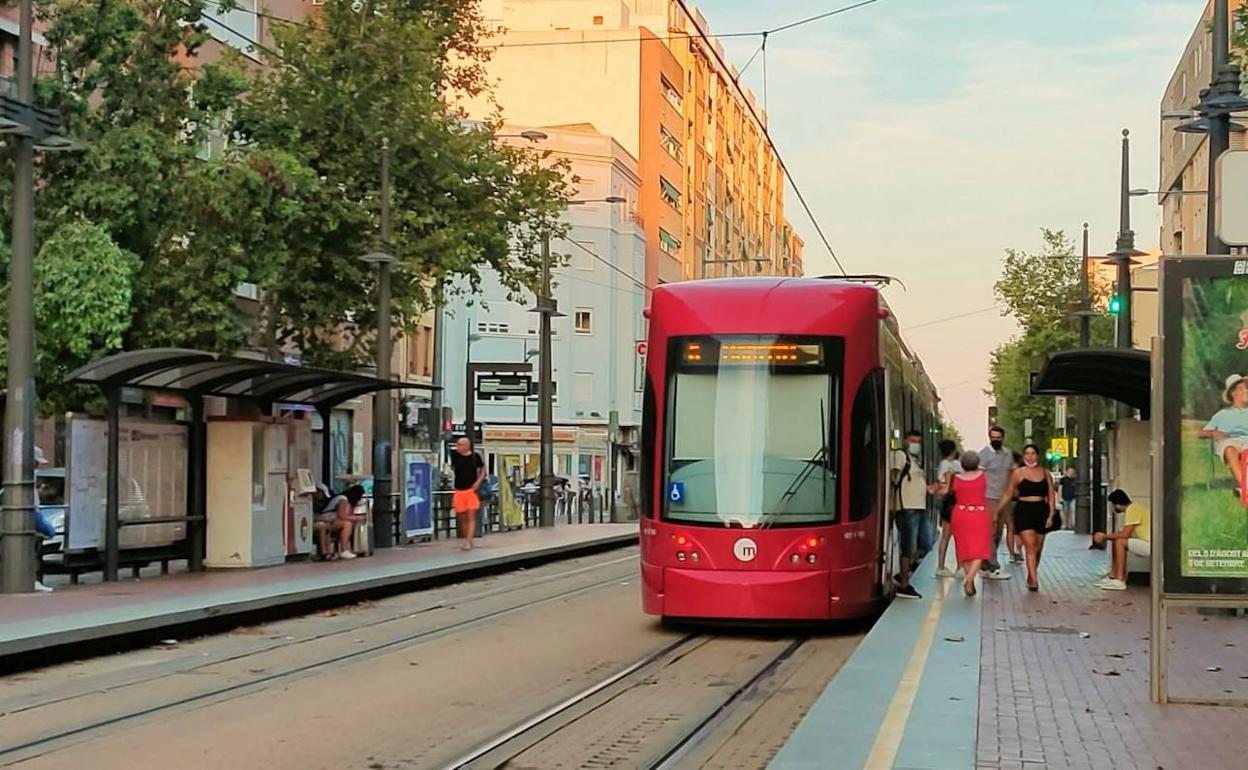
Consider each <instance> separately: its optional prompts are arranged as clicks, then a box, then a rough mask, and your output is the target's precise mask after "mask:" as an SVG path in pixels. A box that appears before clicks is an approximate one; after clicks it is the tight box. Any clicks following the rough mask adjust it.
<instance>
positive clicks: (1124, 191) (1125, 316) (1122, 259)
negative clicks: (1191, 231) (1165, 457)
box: [1107, 128, 1144, 419]
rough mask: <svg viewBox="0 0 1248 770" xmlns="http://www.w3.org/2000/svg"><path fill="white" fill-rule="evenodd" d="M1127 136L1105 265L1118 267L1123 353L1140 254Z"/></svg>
mask: <svg viewBox="0 0 1248 770" xmlns="http://www.w3.org/2000/svg"><path fill="white" fill-rule="evenodd" d="M1130 161H1131V132H1130V131H1128V130H1127V129H1125V128H1124V129H1123V130H1122V171H1121V174H1122V179H1121V181H1122V184H1121V187H1120V189H1119V194H1118V242H1117V246H1116V248H1115V249H1114V250H1113V251H1111V252H1110V253H1109V254H1108V255H1107V256H1108V261H1109V262H1111V263H1113V264H1115V265H1117V267H1118V287H1117V295H1118V301H1119V302H1120V303H1121V305H1120V310H1119V313H1118V323H1117V333H1116V347H1118V348H1122V349H1124V350H1129V349H1130V348H1131V317H1132V315H1131V313H1132V305H1133V304H1134V303H1132V301H1131V266H1132V265H1133V264H1136V259H1135V258H1136V257H1138V256H1142V255H1143V254H1144V252H1142V251H1137V250H1136V248H1135V233H1134V232H1133V231H1132V230H1131V166H1130ZM1117 414H1118V418H1119V419H1127V418H1128V417H1130V416H1131V408H1130V407H1129V406H1127V405H1126V404H1124V403H1122V402H1118V406H1117Z"/></svg>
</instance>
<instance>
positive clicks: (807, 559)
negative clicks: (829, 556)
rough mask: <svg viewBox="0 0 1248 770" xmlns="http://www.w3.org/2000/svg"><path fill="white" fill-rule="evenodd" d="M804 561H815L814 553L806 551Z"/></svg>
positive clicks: (811, 562) (810, 562)
mask: <svg viewBox="0 0 1248 770" xmlns="http://www.w3.org/2000/svg"><path fill="white" fill-rule="evenodd" d="M806 563H807V564H814V563H815V555H814V554H813V553H808V554H806Z"/></svg>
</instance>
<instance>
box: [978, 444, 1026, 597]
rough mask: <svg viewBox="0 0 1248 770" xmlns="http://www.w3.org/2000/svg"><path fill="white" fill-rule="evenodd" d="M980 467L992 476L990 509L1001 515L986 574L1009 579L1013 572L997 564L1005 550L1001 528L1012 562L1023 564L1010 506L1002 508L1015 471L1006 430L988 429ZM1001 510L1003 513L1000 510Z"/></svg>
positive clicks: (993, 537) (995, 578)
mask: <svg viewBox="0 0 1248 770" xmlns="http://www.w3.org/2000/svg"><path fill="white" fill-rule="evenodd" d="M979 467H980V468H981V469H983V471H984V475H985V476H987V477H988V488H987V494H986V495H985V496H986V497H987V498H988V510H990V511H998V513H999V515H998V516H997V518H996V520H995V521H994V522H993V524H992V560H991V561H989V562H986V563H985V564H984V575H985V576H986V577H988V578H990V579H992V580H1009V579H1010V573H1008V572H1006V571H1005V570H1003V569H1001V565H1000V563H999V562H997V553H998V551H1000V549H1001V529H1002V528H1005V530H1006V533H1007V535H1006V541H1005V544H1006V548H1008V549H1009V552H1010V562H1012V563H1015V562H1018V561H1019V558H1018V554H1017V553H1016V552H1015V550H1014V521H1013V518H1012V517H1011V511H1010V506H1008V505H1007V506H1005V507H1004V508H1000V504H1001V496H1002V495H1003V494H1005V488H1006V487H1007V486H1009V483H1010V474H1011V473H1013V472H1014V452H1013V451H1012V450H1011V449H1009V448H1008V447H1006V445H1005V429H1004V428H1002V427H1000V426H998V425H994V426H992V428H990V429H989V430H988V446H986V447H984V448H983V449H981V450H979ZM998 509H1000V510H998Z"/></svg>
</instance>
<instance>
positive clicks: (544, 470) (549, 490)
mask: <svg viewBox="0 0 1248 770" xmlns="http://www.w3.org/2000/svg"><path fill="white" fill-rule="evenodd" d="M626 200H627V199H626V198H622V197H620V196H618V195H609V196H607V197H606V198H599V199H596V200H576V201H568V202H567V203H566V204H565V205H567V206H583V205H585V204H588V203H624V202H625V201H626ZM550 267H551V266H550V232H549V231H546V232H544V233H542V283H541V294H540V296H538V298H537V307H536V311H537V312H538V313H540V314H541V324H540V329H539V330H538V334H539V336H540V339H539V340H538V347H539V353H538V356H539V357H540V358H541V367H540V369H539V373H538V378H539V379H538V404H537V421H538V423H539V424H540V426H541V451H540V457H541V467H540V470H539V474H540V478H539V479H538V484H539V492H538V505H539V509H538V511H539V514H538V524H539V525H540V526H543V527H553V526H554V525H555V403H554V392H553V389H552V384H553V382H554V362H553V361H552V354H551V335H552V331H551V319H552V318H555V317H558V316H560V315H561V314H560V313H559V306H558V303H557V302H556V301H555V298H554V297H552V296H551V290H550Z"/></svg>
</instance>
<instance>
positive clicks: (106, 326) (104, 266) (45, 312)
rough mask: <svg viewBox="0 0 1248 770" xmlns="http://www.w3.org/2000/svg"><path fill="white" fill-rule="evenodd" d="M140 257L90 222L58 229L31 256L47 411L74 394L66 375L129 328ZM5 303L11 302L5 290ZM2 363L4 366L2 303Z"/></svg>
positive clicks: (116, 343)
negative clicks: (33, 255) (122, 246)
mask: <svg viewBox="0 0 1248 770" xmlns="http://www.w3.org/2000/svg"><path fill="white" fill-rule="evenodd" d="M138 268H139V260H138V257H136V256H135V255H134V254H131V253H130V252H128V251H125V250H124V249H122V248H120V247H119V246H118V245H117V244H116V243H114V242H113V239H112V238H111V237H110V236H109V234H108V233H107V232H106V231H105V230H104V228H102V227H100V226H99V225H94V224H90V223H87V222H68V223H66V224H64V225H62V226H61V227H59V228H58V229H57V230H56V232H54V233H53V234H52V235H51V237H49V238H48V239H47V240H46V241H45V242H44V243H43V246H42V247H41V248H40V249H39V253H38V255H36V258H35V276H34V277H35V294H34V309H35V328H36V329H37V330H38V336H37V338H36V339H37V342H38V345H37V347H36V349H35V356H36V358H35V365H36V372H37V377H38V381H37V383H36V384H37V388H38V392H39V393H40V394H41V395H42V397H43V409H44V412H45V413H49V412H55V411H58V408H59V407H61V406H63V405H64V404H65V403H66V402H67V401H69V400H72V398H73V397H74V396H76V395H78V393H77V391H75V390H73V389H72V388H70V387H68V386H66V385H65V384H64V379H65V375H67V374H68V373H69V372H70V371H72V370H73V369H76V368H77V367H79V366H82V365H83V364H85V363H87V362H88V361H90V360H91V358H92V357H94V356H96V355H99V354H101V353H107V352H110V351H114V350H117V349H119V348H120V347H121V344H122V338H123V335H124V334H125V332H126V330H127V329H128V328H129V327H130V300H131V286H132V285H133V283H134V278H135V274H136V273H137V272H138ZM5 299H6V300H7V299H8V295H7V293H6V295H5ZM2 309H3V311H4V316H3V321H0V328H3V331H4V340H0V359H3V360H4V361H5V362H6V363H7V352H8V350H7V346H6V344H5V341H7V340H8V328H7V322H8V308H7V302H6V303H5V307H3V308H2Z"/></svg>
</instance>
